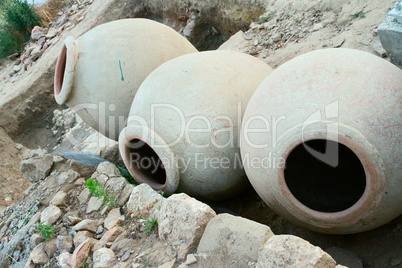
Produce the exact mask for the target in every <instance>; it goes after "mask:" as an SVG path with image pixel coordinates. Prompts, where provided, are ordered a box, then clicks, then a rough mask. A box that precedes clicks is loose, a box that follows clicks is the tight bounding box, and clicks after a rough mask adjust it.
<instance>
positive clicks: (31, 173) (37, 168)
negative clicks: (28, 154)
mask: <svg viewBox="0 0 402 268" xmlns="http://www.w3.org/2000/svg"><path fill="white" fill-rule="evenodd" d="M52 165H53V157H52V156H50V155H44V156H43V157H35V158H29V159H26V160H22V161H21V163H20V170H21V173H22V174H23V175H24V176H25V178H27V180H28V181H30V182H32V183H35V182H37V181H39V180H43V179H44V178H46V177H47V176H49V174H50V171H51V169H52Z"/></svg>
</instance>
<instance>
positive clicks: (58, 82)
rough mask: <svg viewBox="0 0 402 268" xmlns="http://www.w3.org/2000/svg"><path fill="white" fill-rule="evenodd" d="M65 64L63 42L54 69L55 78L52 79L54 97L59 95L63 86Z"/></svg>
mask: <svg viewBox="0 0 402 268" xmlns="http://www.w3.org/2000/svg"><path fill="white" fill-rule="evenodd" d="M66 64H67V47H66V45H65V44H63V48H62V49H61V52H60V55H59V59H58V61H57V65H56V71H55V79H54V95H55V97H57V96H59V95H60V92H61V90H62V88H63V80H64V75H65V71H66Z"/></svg>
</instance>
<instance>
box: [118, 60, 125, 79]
mask: <svg viewBox="0 0 402 268" xmlns="http://www.w3.org/2000/svg"><path fill="white" fill-rule="evenodd" d="M119 67H120V73H121V81H124V76H123V69H122V68H121V62H120V60H119Z"/></svg>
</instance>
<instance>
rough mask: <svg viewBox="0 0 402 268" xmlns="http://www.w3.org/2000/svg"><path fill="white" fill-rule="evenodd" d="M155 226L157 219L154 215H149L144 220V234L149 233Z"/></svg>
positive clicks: (156, 225)
mask: <svg viewBox="0 0 402 268" xmlns="http://www.w3.org/2000/svg"><path fill="white" fill-rule="evenodd" d="M157 227H158V219H157V218H156V217H155V216H151V217H149V218H148V219H147V220H146V221H145V230H144V231H145V233H146V234H150V233H152V231H153V230H155V229H156V228H157Z"/></svg>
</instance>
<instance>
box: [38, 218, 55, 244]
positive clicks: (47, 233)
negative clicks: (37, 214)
mask: <svg viewBox="0 0 402 268" xmlns="http://www.w3.org/2000/svg"><path fill="white" fill-rule="evenodd" d="M55 229H56V228H55V227H54V226H49V225H46V224H44V223H42V222H41V223H39V224H38V226H37V227H36V231H37V232H39V235H40V236H41V237H43V238H44V239H45V241H49V240H50V239H51V238H53V237H54V235H53V233H54V230H55Z"/></svg>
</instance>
